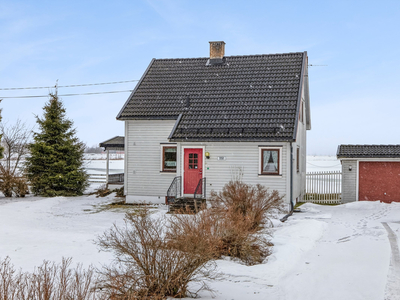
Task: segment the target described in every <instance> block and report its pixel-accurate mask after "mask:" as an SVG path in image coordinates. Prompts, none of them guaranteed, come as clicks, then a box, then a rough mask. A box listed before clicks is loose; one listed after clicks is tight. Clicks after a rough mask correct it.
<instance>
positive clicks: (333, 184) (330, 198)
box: [302, 171, 342, 204]
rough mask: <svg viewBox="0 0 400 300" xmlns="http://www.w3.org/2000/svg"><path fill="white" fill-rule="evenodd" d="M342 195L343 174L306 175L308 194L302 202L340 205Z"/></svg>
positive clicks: (339, 172)
mask: <svg viewBox="0 0 400 300" xmlns="http://www.w3.org/2000/svg"><path fill="white" fill-rule="evenodd" d="M341 195H342V172H341V171H333V172H332V171H329V172H310V173H307V174H306V194H305V195H304V197H303V199H302V202H313V203H325V204H338V203H340V201H341Z"/></svg>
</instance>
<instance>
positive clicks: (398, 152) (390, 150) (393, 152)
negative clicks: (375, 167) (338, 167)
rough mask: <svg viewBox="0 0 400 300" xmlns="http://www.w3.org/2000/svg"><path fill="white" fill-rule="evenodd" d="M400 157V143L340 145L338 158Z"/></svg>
mask: <svg viewBox="0 0 400 300" xmlns="http://www.w3.org/2000/svg"><path fill="white" fill-rule="evenodd" d="M385 157H387V158H399V157H400V145H340V146H339V147H338V150H337V158H385Z"/></svg>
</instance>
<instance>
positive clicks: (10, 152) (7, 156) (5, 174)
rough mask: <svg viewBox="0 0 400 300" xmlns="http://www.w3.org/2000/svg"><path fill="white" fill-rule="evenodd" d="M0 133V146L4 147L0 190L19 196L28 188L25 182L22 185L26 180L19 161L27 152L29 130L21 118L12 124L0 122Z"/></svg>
mask: <svg viewBox="0 0 400 300" xmlns="http://www.w3.org/2000/svg"><path fill="white" fill-rule="evenodd" d="M0 134H1V135H2V139H1V146H2V147H3V148H4V153H3V155H4V157H3V158H2V159H1V160H0V190H1V192H3V194H4V196H6V197H12V196H13V193H15V194H16V196H17V197H21V196H22V195H25V194H26V192H27V190H28V189H27V186H26V184H25V186H23V182H25V183H26V181H25V179H24V178H23V168H22V167H21V161H22V160H23V158H24V156H25V155H26V154H27V153H28V142H29V140H30V137H31V131H30V130H29V129H28V128H27V127H26V125H25V124H24V123H22V122H21V120H17V121H16V123H15V124H14V125H8V124H7V123H0ZM25 187H26V188H25ZM22 197H23V196H22Z"/></svg>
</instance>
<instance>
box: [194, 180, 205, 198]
mask: <svg viewBox="0 0 400 300" xmlns="http://www.w3.org/2000/svg"><path fill="white" fill-rule="evenodd" d="M198 196H200V197H198ZM193 198H195V199H196V198H199V199H205V198H206V178H205V177H204V178H201V179H200V180H199V183H198V184H197V187H196V189H195V190H194V194H193Z"/></svg>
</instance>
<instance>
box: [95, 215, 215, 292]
mask: <svg viewBox="0 0 400 300" xmlns="http://www.w3.org/2000/svg"><path fill="white" fill-rule="evenodd" d="M167 225H168V223H167V220H166V219H165V218H153V217H152V216H151V215H150V213H149V211H148V210H146V209H142V210H140V211H139V212H138V213H137V214H126V216H125V226H124V227H118V226H116V225H114V227H113V228H112V229H110V230H109V231H107V232H105V233H104V234H103V235H102V236H101V237H99V240H98V245H99V246H100V247H101V249H102V250H106V251H113V252H114V253H115V263H114V265H112V266H109V267H103V270H102V272H101V273H102V280H101V281H100V287H101V289H102V292H104V293H105V295H107V296H108V297H109V298H110V299H164V298H165V297H168V296H171V297H185V296H187V295H188V293H189V291H188V284H189V282H192V281H200V282H201V281H202V280H203V279H204V278H205V277H207V276H209V271H210V270H211V269H212V268H211V265H210V264H209V257H207V256H204V255H202V253H200V252H198V251H195V252H191V251H180V250H178V249H176V248H173V247H171V246H170V244H169V241H168V239H167V238H166V237H167V236H170V235H169V234H168V230H169V227H168V226H167Z"/></svg>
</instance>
